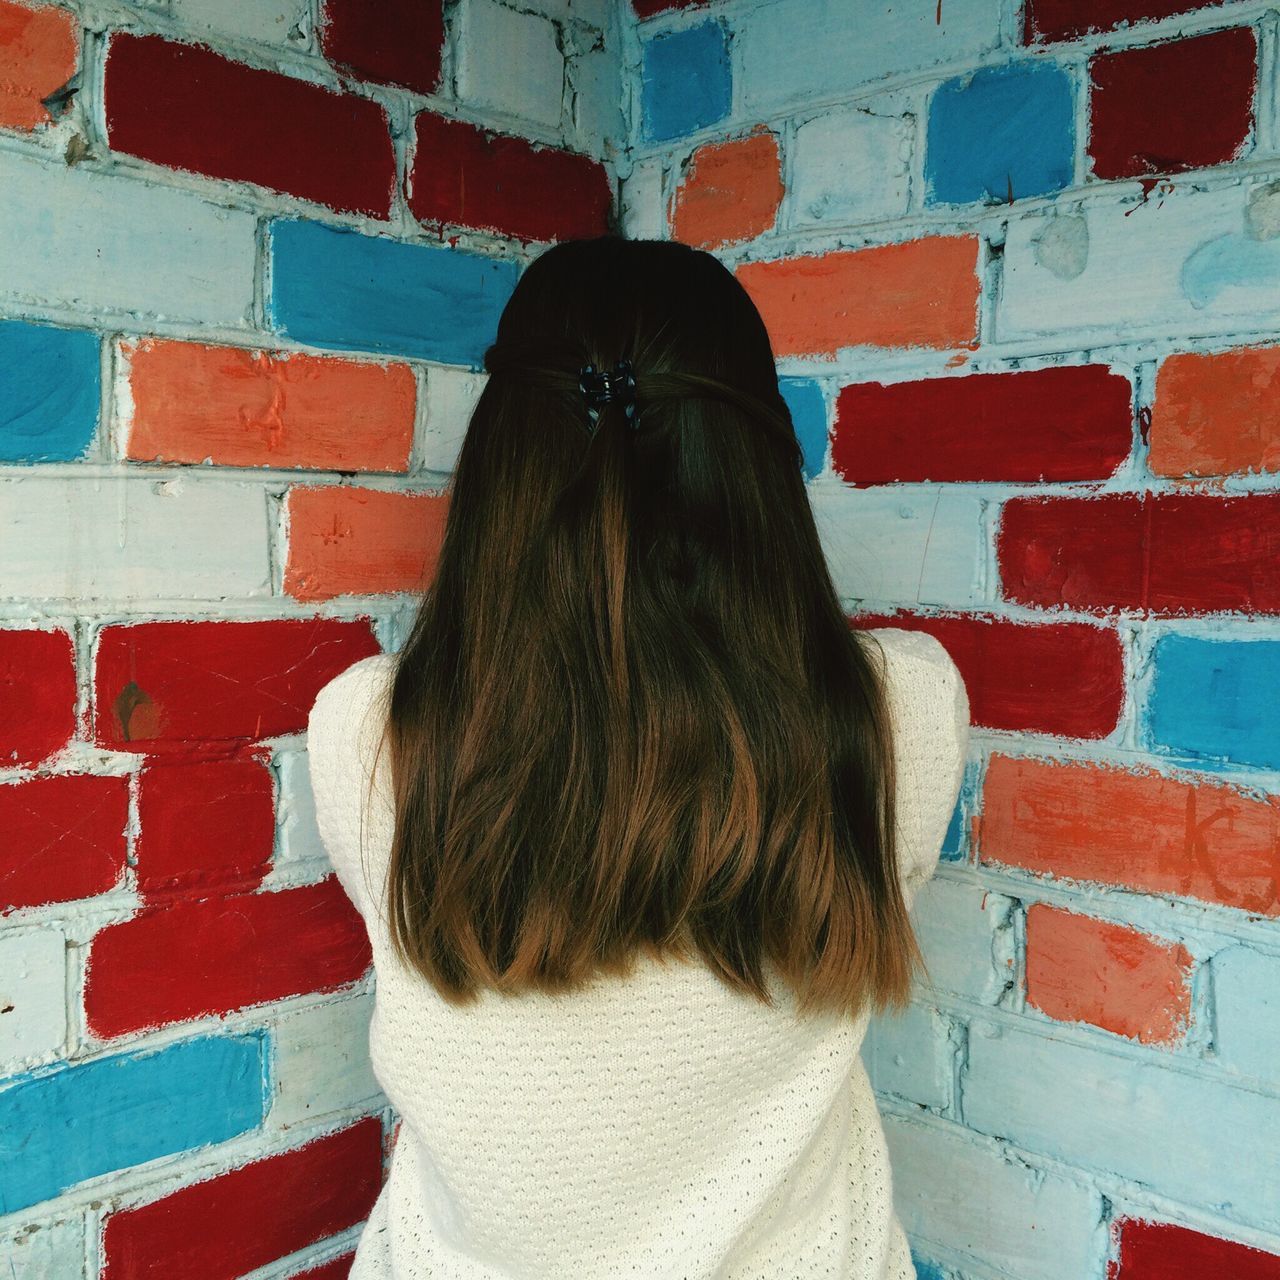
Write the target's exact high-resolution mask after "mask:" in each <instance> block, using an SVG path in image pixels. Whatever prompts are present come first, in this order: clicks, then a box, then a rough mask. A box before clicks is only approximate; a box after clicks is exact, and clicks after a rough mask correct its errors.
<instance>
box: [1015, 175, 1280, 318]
mask: <svg viewBox="0 0 1280 1280" xmlns="http://www.w3.org/2000/svg"><path fill="white" fill-rule="evenodd" d="M1247 200H1248V193H1247V192H1246V190H1245V188H1244V186H1243V185H1238V186H1232V187H1225V188H1223V189H1221V190H1217V191H1189V190H1183V189H1181V188H1175V189H1174V191H1172V192H1171V193H1168V194H1165V195H1160V194H1159V193H1158V192H1156V193H1153V194H1152V196H1151V197H1150V199H1148V200H1147V202H1146V203H1145V204H1142V205H1137V204H1135V203H1134V202H1124V203H1122V202H1119V201H1108V202H1103V203H1099V204H1093V205H1089V206H1081V205H1076V206H1072V207H1070V208H1067V209H1064V210H1061V211H1059V212H1058V213H1050V212H1040V213H1034V214H1026V215H1024V216H1022V217H1020V218H1015V219H1014V220H1013V221H1012V222H1011V224H1010V226H1009V231H1008V236H1007V238H1006V241H1005V250H1004V279H1003V281H1002V285H1001V291H1000V301H999V304H998V310H997V317H996V337H997V340H998V341H1001V342H1005V341H1011V340H1016V339H1022V338H1028V337H1035V336H1041V335H1051V334H1058V333H1074V332H1079V331H1090V332H1092V331H1095V330H1097V331H1101V332H1103V333H1105V334H1107V335H1111V336H1112V337H1113V338H1114V336H1119V335H1129V336H1134V337H1140V336H1148V335H1150V336H1163V335H1171V336H1173V335H1188V336H1190V335H1198V334H1208V333H1229V332H1232V331H1234V330H1239V329H1257V328H1261V327H1264V326H1272V327H1273V326H1275V325H1277V324H1280V238H1276V239H1269V240H1265V239H1264V240H1258V239H1254V238H1253V237H1252V236H1250V235H1249V234H1248V231H1247V229H1246V208H1247Z"/></svg>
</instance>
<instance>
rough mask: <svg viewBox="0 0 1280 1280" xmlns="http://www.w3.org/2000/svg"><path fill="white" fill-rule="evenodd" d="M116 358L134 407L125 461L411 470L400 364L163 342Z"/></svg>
mask: <svg viewBox="0 0 1280 1280" xmlns="http://www.w3.org/2000/svg"><path fill="white" fill-rule="evenodd" d="M121 350H122V352H123V354H124V356H125V358H126V362H127V367H128V379H129V392H130V396H131V398H132V400H133V412H132V414H131V417H130V422H129V432H128V441H127V443H126V445H125V457H127V458H134V459H137V460H139V461H143V462H153V461H154V462H192V463H200V462H211V463H215V464H220V465H222V466H230V467H316V468H319V469H322V470H326V471H399V472H403V471H407V470H408V469H409V452H410V449H411V448H412V446H413V421H414V412H415V405H416V402H417V389H416V387H415V385H414V379H413V371H412V370H411V369H410V368H409V366H408V365H405V364H397V363H394V362H393V363H390V364H385V365H384V364H375V363H373V362H372V361H367V360H346V359H343V358H341V357H339V356H316V355H308V354H306V353H305V352H301V351H290V352H276V351H254V350H248V349H246V348H244V347H210V346H205V345H203V344H201V343H195V342H175V341H169V340H167V339H162V338H145V339H143V340H142V341H141V342H139V343H137V344H136V345H134V344H125V345H124V346H123V347H122V348H121Z"/></svg>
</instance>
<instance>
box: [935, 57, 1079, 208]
mask: <svg viewBox="0 0 1280 1280" xmlns="http://www.w3.org/2000/svg"><path fill="white" fill-rule="evenodd" d="M1074 155H1075V105H1074V94H1073V92H1072V87H1071V81H1070V79H1069V78H1068V76H1067V74H1066V72H1065V71H1063V70H1062V68H1061V67H1059V66H1057V65H1055V64H1054V63H1052V62H1014V63H1010V64H1008V65H1006V66H1002V67H984V68H983V69H982V70H980V71H975V72H973V73H972V74H971V75H967V76H960V77H958V78H957V79H955V80H948V81H947V82H946V83H944V84H942V85H939V86H938V89H937V91H936V92H935V93H934V95H933V98H932V100H931V101H930V103H929V124H928V130H927V134H926V141H925V179H926V196H925V199H926V203H929V204H967V203H968V202H970V201H975V200H985V201H997V202H999V201H1004V200H1008V199H1009V193H1010V191H1012V193H1013V198H1014V199H1015V200H1018V199H1022V198H1024V197H1026V196H1039V195H1045V194H1046V193H1048V192H1050V191H1058V190H1060V189H1061V188H1063V187H1065V186H1067V185H1068V183H1070V181H1071V177H1072V165H1073V158H1074Z"/></svg>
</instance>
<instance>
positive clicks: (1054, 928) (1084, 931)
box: [1027, 902, 1192, 1044]
mask: <svg viewBox="0 0 1280 1280" xmlns="http://www.w3.org/2000/svg"><path fill="white" fill-rule="evenodd" d="M1191 963H1192V962H1191V954H1190V953H1189V952H1188V951H1187V949H1186V947H1184V946H1182V944H1181V943H1177V942H1162V941H1161V940H1159V939H1157V938H1153V937H1151V936H1150V935H1149V934H1145V933H1143V932H1142V931H1141V930H1139V929H1133V928H1130V927H1129V926H1127V925H1122V924H1115V923H1113V922H1111V921H1108V920H1098V919H1095V918H1094V917H1092V916H1085V915H1080V914H1078V913H1076V912H1074V911H1064V910H1062V909H1061V908H1060V907H1053V906H1049V905H1048V904H1047V903H1043V902H1037V903H1034V904H1033V905H1032V906H1031V907H1030V908H1028V910H1027V1001H1028V1003H1029V1004H1031V1005H1032V1006H1034V1007H1035V1008H1037V1009H1039V1010H1040V1012H1041V1013H1045V1014H1048V1016H1049V1017H1051V1018H1056V1019H1058V1021H1060V1022H1089V1023H1092V1024H1093V1025H1094V1026H1096V1027H1101V1028H1102V1029H1103V1030H1104V1031H1112V1032H1114V1033H1115V1034H1116V1035H1121V1036H1128V1037H1130V1038H1131V1039H1136V1040H1139V1041H1141V1042H1142V1043H1143V1044H1170V1043H1172V1042H1174V1041H1176V1040H1178V1039H1181V1038H1182V1036H1183V1035H1184V1033H1185V1032H1186V1028H1187V1022H1188V1020H1189V1019H1190V1016H1191Z"/></svg>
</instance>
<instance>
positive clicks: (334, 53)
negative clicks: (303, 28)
mask: <svg viewBox="0 0 1280 1280" xmlns="http://www.w3.org/2000/svg"><path fill="white" fill-rule="evenodd" d="M320 47H321V49H322V50H323V51H324V56H325V57H326V58H328V59H329V61H330V62H332V63H335V64H337V65H338V66H340V67H345V68H347V69H348V70H350V71H352V72H354V73H355V75H357V76H358V77H359V78H360V79H362V80H373V81H376V82H377V83H379V84H399V85H403V86H404V87H405V88H406V89H416V90H417V92H419V93H434V92H435V91H436V89H437V88H438V87H439V84H440V54H441V51H442V50H443V48H444V3H443V0H378V3H377V4H370V3H369V0H324V3H323V5H322V6H321V11H320Z"/></svg>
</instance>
